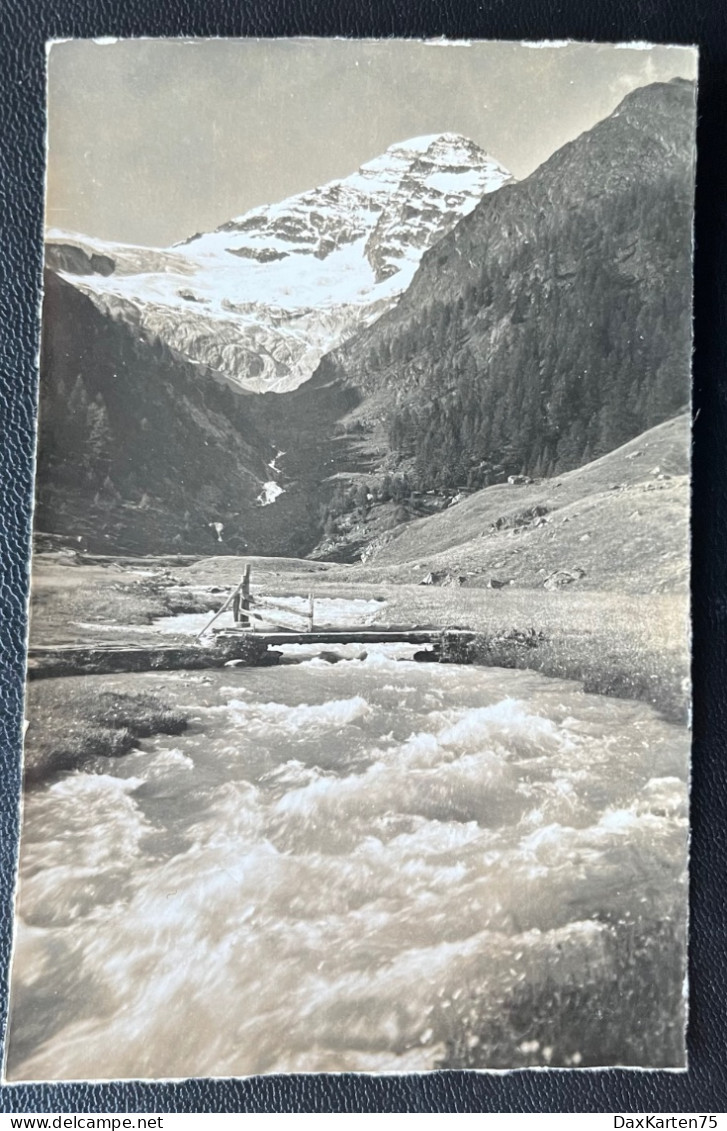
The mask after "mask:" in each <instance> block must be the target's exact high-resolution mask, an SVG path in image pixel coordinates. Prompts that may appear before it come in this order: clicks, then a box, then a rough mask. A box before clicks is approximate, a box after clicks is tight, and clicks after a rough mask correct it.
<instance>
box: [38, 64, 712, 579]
mask: <svg viewBox="0 0 727 1131" xmlns="http://www.w3.org/2000/svg"><path fill="white" fill-rule="evenodd" d="M693 118H694V87H693V84H692V83H689V82H687V81H685V80H674V81H672V82H670V83H659V84H653V85H651V86H648V87H643V88H640V89H637V90H635V91H634V92H632V93H631V94H629V95H628V96H627V97H626V98H625V99H624V100H623V102H622V103H621V104H620V105H619V106H618V107H617V109H616V110H615V111H614V113H612V114H611V116H610V117H608V118H607V119H605V120H604V121H602V122H599V123H598V124H597V125H596V126H594V127H593V128H592V129H590V130H589V131H587V132H586V133H584V134H582V135H581V136H580V137H578V138H576V139H575V140H574V141H572V142H569V143H568V144H566V145H565V146H563V147H562V148H561V149H560V150H558V151H557V152H556V153H554V154H553V156H552V157H551V158H550V159H549V160H547V161H546V162H545V163H544V164H543V165H541V166H540V167H539V168H538V169H536V170H535V172H533V173H532V174H531V175H530V176H529V177H528V178H527V179H525V180H523V181H521V182H516V181H515V180H514V179H513V178H512V177H511V176H510V174H509V173H508V172H507V171H506V170H505V169H504V168H503V166H502V165H501V164H499V162H498V161H497V160H495V159H494V158H493V157H491V156H489V155H488V154H486V153H485V152H484V151H483V150H482V149H480V148H479V147H478V146H477V145H475V144H474V142H472V141H470V140H468V139H467V138H465V137H462V136H460V135H457V134H451V133H441V134H432V135H429V136H426V137H420V138H415V139H412V140H409V141H404V142H401V143H399V144H395V145H392V146H391V147H390V148H389V149H388V150H387V151H386V152H385V153H384V154H382V155H381V156H380V157H378V158H376V159H374V160H372V161H369V162H367V163H366V164H364V165H362V166H361V168H360V169H359V170H358V171H357V172H355V173H353V174H352V175H351V176H349V177H346V178H344V179H342V180H338V181H333V182H330V183H329V184H326V185H323V186H322V187H320V188H316V189H312V190H311V191H309V192H305V193H302V194H300V195H298V196H294V197H291V198H289V199H287V200H284V201H282V202H281V203H279V204H275V205H270V206H265V207H260V208H256V209H254V210H253V211H251V212H248V213H247V214H245V215H243V216H240V217H237V218H236V219H233V220H230V221H229V222H227V223H225V224H222V225H221V226H220V227H219V228H217V229H216V230H215V231H214V232H210V233H206V234H197V235H195V236H192V237H191V238H190V239H188V240H187V241H186V242H184V243H182V244H177V245H175V246H174V247H171V248H168V249H153V248H143V247H134V246H130V245H125V244H109V243H105V242H102V241H99V240H95V239H92V238H90V237H86V236H83V237H81V236H78V235H71V234H69V233H62V232H59V231H52V232H50V233H49V236H48V240H47V248H46V290H45V308H44V320H43V348H42V371H43V372H42V401H41V418H40V443H39V469H38V515H37V522H38V527H39V529H41V530H46V531H50V532H55V533H59V534H63V535H68V534H71V533H73V534H74V535H76V536H78V537H79V538H83V539H85V542H86V544H87V545H88V547H89V548H91V549H95V550H97V551H100V550H109V551H113V552H125V553H161V552H173V551H176V552H189V553H197V552H200V551H204V550H207V551H209V549H211V544H212V541H213V540H214V541H215V542H216V543H217V544H218V549H219V551H220V552H223V553H225V552H229V553H240V552H251V553H265V554H289V555H297V556H310V555H315V556H320V557H325V558H328V559H331V558H333V559H338V560H342V561H347V560H348V561H356V560H358V559H360V558H361V557H362V556H363V557H364V558H369V559H370V558H371V555H372V554H375V553H376V552H377V547H380V546H382V545H386V544H388V542H389V541H390V540H391V538H392V537H398V533H399V531H400V530H401V529H402V527H403V525H404V524H407V523H409V522H410V521H411V520H412V519H416V518H422V517H426V516H427V515H429V514H431V513H432V512H434V511H438V510H441V509H443V508H444V507H446V506H450V505H451V504H452V502H453V500H457V501H459V500H460V499H462V498H464V496H467V495H471V494H472V493H473V492H479V491H487V490H488V489H489V488H490V487H491V486H493V485H497V484H501V483H505V482H506V481H507V479H508V477H510V476H526V477H529V478H531V479H534V480H540V479H543V480H547V479H548V478H549V477H552V476H556V475H560V474H563V473H564V472H569V471H571V470H573V469H575V468H578V467H580V466H583V465H585V464H588V463H589V462H591V461H593V460H598V459H599V458H600V457H603V456H604V455H606V454H607V453H608V452H610V451H613V450H614V449H616V448H618V447H619V446H620V445H622V444H624V443H626V442H628V441H630V440H632V439H633V438H634V437H637V436H638V435H639V434H641V433H643V432H645V431H646V430H647V429H652V428H654V427H655V426H656V425H659V424H661V423H662V422H664V421H666V420H668V419H670V418H672V417H674V416H675V415H677V414H678V413H679V412H680V411H683V410H684V407H685V405H686V403H687V401H688V374H689V359H690V341H691V334H690V293H691V226H690V217H691V194H692V185H693V147H692V144H691V131H692V128H693ZM71 440H72V442H71ZM69 451H71V452H73V454H74V458H70V457H69V454H68V453H69ZM402 545H403V543H402Z"/></svg>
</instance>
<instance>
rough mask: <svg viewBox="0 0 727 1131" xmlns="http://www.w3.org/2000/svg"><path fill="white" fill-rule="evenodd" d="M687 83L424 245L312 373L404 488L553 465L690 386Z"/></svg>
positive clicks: (657, 94) (630, 101) (639, 101)
mask: <svg viewBox="0 0 727 1131" xmlns="http://www.w3.org/2000/svg"><path fill="white" fill-rule="evenodd" d="M694 97H695V92H694V86H693V84H692V83H689V82H687V81H685V80H679V79H677V80H674V81H672V82H670V83H658V84H653V85H651V86H649V87H644V88H640V89H638V90H636V91H634V92H633V93H631V94H630V95H628V97H627V98H625V99H624V101H623V102H622V103H621V104H620V105H619V107H618V108H617V110H616V111H615V112H614V113H613V114H612V115H611V116H610V117H609V118H607V119H606V120H604V121H602V122H600V123H598V124H597V125H596V126H595V127H593V128H592V129H591V130H589V131H588V132H586V133H584V134H583V135H581V136H580V137H579V138H577V139H576V140H574V141H573V142H570V143H569V144H567V145H565V146H564V147H563V148H562V149H560V150H558V151H557V152H556V153H555V154H554V155H553V156H552V157H551V158H550V159H549V160H548V161H546V162H545V163H544V164H543V165H542V166H541V167H540V168H539V169H537V170H536V171H535V172H534V173H533V174H532V175H531V176H530V177H528V178H527V179H526V180H524V181H522V182H519V183H514V184H507V185H504V186H503V187H502V188H501V189H499V190H498V191H497V192H495V193H492V194H490V195H489V196H487V197H485V198H484V199H483V200H482V201H481V203H480V204H479V205H478V206H477V208H476V209H475V210H474V211H473V212H472V213H471V214H470V215H469V216H467V217H465V218H464V219H463V220H461V221H460V223H459V224H458V225H457V226H456V227H455V228H454V229H453V231H452V232H451V233H450V234H449V235H447V236H445V237H444V238H443V239H442V240H440V241H439V243H438V244H436V245H435V246H434V247H433V248H432V249H430V250H429V251H428V252H427V253H426V254H425V255H424V257H423V259H422V262H421V264H420V266H419V269H418V271H417V274H416V276H415V277H414V280H413V282H412V284H411V286H410V287H409V289H408V291H407V292H406V293H405V294H404V296H403V297H402V299H401V300H400V302H399V304H398V306H397V307H396V308H395V309H394V310H392V311H391V312H389V313H387V314H385V315H384V316H382V318H380V319H379V320H378V322H376V323H375V324H374V325H373V326H372V327H371V328H370V329H368V330H366V331H364V332H362V333H361V334H359V335H358V336H357V337H356V338H354V339H351V340H350V341H349V342H348V343H346V344H345V345H344V346H343V347H341V348H340V349H338V350H337V351H335V352H334V353H332V354H330V355H329V356H328V357H326V358H324V359H323V361H322V362H321V365H320V367H319V370H318V373H317V374H316V375H314V377H313V379H312V382H311V387H314V386H315V385H316V384H317V383H320V382H323V383H324V382H330V381H337V382H341V383H343V384H345V385H347V386H349V387H351V388H352V389H353V388H355V389H356V391H357V392H358V394H359V396H360V397H361V402H360V404H359V406H358V407H357V408H356V409H355V410H354V413H353V414H352V415H350V416H349V418H348V421H347V427H348V428H349V430H351V431H352V432H357V431H358V433H360V432H361V431H363V433H364V435H366V436H367V437H368V443H369V447H370V448H371V450H372V452H374V453H377V458H378V459H379V462H380V463H381V464H383V463H385V462H386V461H387V460H388V463H389V466H392V456H393V459H394V461H395V462H396V461H399V462H403V463H404V464H405V466H407V468H408V469H410V470H411V472H412V474H413V476H414V483H415V485H416V486H417V487H418V488H419V489H438V490H439V489H449V490H453V489H456V488H459V487H465V486H466V487H469V488H470V489H472V488H477V487H481V486H483V485H486V484H488V483H491V482H497V481H501V480H502V479H504V478H505V477H506V476H507V475H508V474H512V473H522V472H524V473H528V474H531V475H552V474H556V473H560V472H563V471H566V470H568V469H570V468H574V467H577V466H579V465H581V464H583V463H585V462H588V461H589V460H590V459H593V458H594V457H597V456H599V455H600V454H603V453H604V452H607V451H609V450H612V449H613V448H615V447H617V446H618V445H619V444H621V443H623V442H625V441H626V440H628V439H629V438H630V437H632V436H635V435H638V434H639V432H641V431H643V430H645V429H646V428H649V427H652V426H653V425H655V424H658V423H659V422H660V421H662V420H665V419H667V418H669V417H670V416H673V415H674V414H675V413H676V412H678V411H679V410H680V409H681V408H683V407H684V406H685V404H686V403H687V401H688V397H689V372H690V352H691V245H692V229H691V201H692V193H693V162H694V150H693V141H692V138H693V127H694Z"/></svg>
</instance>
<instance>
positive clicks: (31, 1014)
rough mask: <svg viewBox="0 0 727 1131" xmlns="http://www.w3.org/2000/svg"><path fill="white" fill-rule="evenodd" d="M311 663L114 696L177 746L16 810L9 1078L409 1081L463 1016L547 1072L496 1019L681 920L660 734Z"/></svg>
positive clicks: (633, 717) (613, 710)
mask: <svg viewBox="0 0 727 1131" xmlns="http://www.w3.org/2000/svg"><path fill="white" fill-rule="evenodd" d="M289 651H291V652H295V649H290V650H289ZM338 651H339V654H340V655H342V656H343V657H344V660H343V662H339V663H337V664H335V665H333V664H331V663H329V662H327V661H326V659H324V658H321V657H310V658H308V659H305V660H304V662H302V663H299V664H291V665H285V666H281V667H278V668H269V669H241V668H237V669H227V670H223V671H217V672H209V673H174V674H167V675H161V674H157V675H154V674H149V675H141V676H134V677H126V678H127V679H133V680H134V681H135V687H136V688H137V689H139V690H149V691H158V693H159V694H160V695H161V696H163V697H164V698H165V699H166V700H167V701H168V702H170V703H176V704H179V705H193V709H192V710H191V721H190V727H189V729H188V731H186V732H185V733H184V734H182V735H181V736H178V737H175V738H171V737H165V736H158V737H157V738H154V739H150V740H148V741H146V742H144V743H143V744H142V746H143V749H139V750H136V751H132V752H131V753H130V754H129V755H127V756H126V757H124V758H120V759H115V760H108V768H107V769H106V772H104V773H86V772H76V773H70V774H67V775H65V776H64V777H63V778H62V779H60V780H58V781H56V782H55V783H54V784H51V785H49V786H47V787H45V788H42V789H38V790H35V791H32V792H31V793H30V794H29V795H28V797H27V800H26V803H25V810H24V827H23V841H22V858H21V884H20V900H19V929H18V934H17V939H16V948H15V957H14V970H13V989H12V1021H11V1041H10V1060H9V1066H8V1075H9V1076H10V1078H11V1079H35V1080H38V1079H41V1080H48V1079H68V1078H70V1079H109V1078H112V1079H113V1078H129V1077H141V1078H159V1077H185V1076H204V1075H214V1076H226V1075H247V1074H253V1073H261V1072H287V1071H346V1070H352V1071H373V1072H407V1071H421V1070H426V1069H430V1068H435V1067H437V1066H439V1065H442V1064H445V1065H446V1064H447V1063H448V1061H447V1056H448V1053H449V1054H451V1050H452V1048H453V1047H455V1046H456V1047H467V1048H474V1047H476V1046H477V1044H478V1042H479V1041H480V1040H481V1039H484V1038H483V1035H482V1033H483V1031H484V1030H486V1027H487V1024H488V1020H487V1019H488V1017H490V1019H491V1022H492V1024H493V1025H495V1026H496V1027H497V1026H499V1030H498V1031H500V1030H501V1031H502V1034H503V1035H502V1037H501V1040H502V1041H503V1042H504V1045H503V1047H502V1049H501V1052H500V1060H501V1061H502V1063H503V1065H507V1064H511V1065H515V1064H520V1063H533V1064H547V1063H550V1062H551V1058H552V1057H553V1055H554V1054H553V1049H552V1048H549V1047H547V1046H546V1044H545V1043H544V1041H543V1039H542V1034H541V1033H540V1032H539V1031H538V1030H537V1027H535V1028H534V1027H533V1025H534V1022H533V1024H529V1022H528V1017H527V1016H525V1018H524V1019H523V1018H522V1017H520V1018H519V1019H518V1020H516V1021H515V1020H513V1021H511V1022H510V1021H507V1018H503V1016H501V1014H502V1012H503V1010H506V1009H507V1003H508V1002H512V1001H514V1000H516V999H517V1000H519V1001H520V1002H521V1003H522V1001H523V1000H525V1001H527V1000H529V999H528V998H527V995H525V997H524V998H523V995H522V993H520V991H521V990H522V988H523V987H528V986H531V987H532V986H535V987H537V986H538V985H543V984H545V982H547V984H548V986H549V987H550V990H549V992H556V991H557V992H558V993H559V992H561V990H562V991H563V992H564V993H566V994H567V992H568V991H569V989H570V990H572V988H573V987H574V986H575V987H579V986H583V985H592V984H596V985H597V984H599V979H601V980H604V981H605V983H608V980H609V978H610V977H611V976H612V973H613V971H611V969H610V967H609V963H610V962H611V958H610V957H609V955H610V954H611V953H612V952H611V950H609V932H610V933H611V935H613V932H614V931H615V932H618V930H619V929H620V928H621V927H624V925H626V924H628V923H629V922H631V923H633V922H635V921H637V920H638V919H639V916H641V917H642V918H643V919H644V921H645V922H646V921H648V922H652V921H653V922H657V921H663V920H664V919H665V918H668V916H669V915H670V914H672V911H673V908H674V906H676V907H677V909H678V910H679V909H681V908H682V906H683V904H682V903H681V902H680V900H682V899H683V898H684V897H683V894H682V895H680V890H681V889H680V886H679V885H680V884H681V883H682V881H683V877H684V868H685V854H686V835H687V819H686V774H687V751H688V743H687V738H686V732H685V731H683V730H682V729H680V728H678V727H675V726H672V725H670V724H669V723H666V722H664V721H662V720H661V719H660V718H659V717H658V716H657V715H656V714H655V713H654V712H653V711H652V710H651V709H650V708H648V707H646V706H644V705H641V704H637V703H632V702H626V701H619V700H615V699H607V698H605V697H600V696H593V695H586V694H584V693H583V692H582V691H580V690H579V689H578V688H577V687H576V685H575V684H572V683H568V682H563V681H557V680H552V679H545V678H543V677H541V676H538V675H535V674H532V673H530V672H515V671H504V670H500V669H488V670H485V669H478V668H463V667H456V666H452V667H448V666H444V665H441V666H440V665H436V664H428V665H422V664H417V663H414V662H411V661H410V660H402V659H401V657H402V656H407V655H411V651H410V650H409V651H407V649H406V648H395V647H393V646H385V647H381V648H378V649H376V650H369V653H368V655H367V656H365V658H363V659H362V658H360V655H361V649H360V648H357V647H352V646H348V647H347V648H343V649H339V650H338ZM103 678H108V679H109V680H113V679H114V677H103ZM127 686H129V685H128V684H127ZM553 987H555V989H553ZM624 993H625V990H624ZM518 994H520V996H519V997H518ZM664 1008H665V1009H673V1008H674V1003H666V1004H665V1005H664ZM488 1009H489V1011H490V1012H489V1013H488ZM498 1010H499V1014H498V1012H497V1011H498ZM493 1011H494V1012H493ZM634 1020H635V1023H636V1022H638V1020H639V1019H634ZM673 1020H675V1021H676V1022H679V1018H678V1017H677V1018H675V1019H673ZM508 1025H510V1028H508ZM508 1041H510V1042H511V1047H510V1048H508V1047H507V1043H508ZM462 1042H464V1045H463V1044H462ZM566 1051H567V1055H562V1054H556V1055H560V1062H561V1063H568V1064H573V1065H577V1064H578V1063H580V1062H581V1060H582V1055H583V1053H582V1050H581V1049H579V1048H578V1045H577V1026H576V1029H574V1032H573V1047H572V1048H570V1049H568V1050H566ZM605 1055H606V1056H609V1055H618V1053H615V1054H609V1053H606V1054H605ZM591 1059H592V1058H591Z"/></svg>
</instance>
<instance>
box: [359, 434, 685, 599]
mask: <svg viewBox="0 0 727 1131" xmlns="http://www.w3.org/2000/svg"><path fill="white" fill-rule="evenodd" d="M688 430H689V418H688V416H687V415H686V414H683V415H681V416H678V417H676V418H675V419H673V420H669V421H666V422H665V423H664V424H660V425H658V426H657V427H656V428H652V429H650V430H649V431H648V432H646V433H644V434H642V435H641V436H638V437H637V438H636V439H635V440H631V441H629V443H627V444H624V445H623V446H622V447H620V448H618V449H616V451H614V452H610V453H609V454H608V455H605V456H602V457H601V458H600V459H597V460H594V461H593V462H592V463H589V464H586V465H585V466H584V467H580V468H577V469H576V470H575V471H570V472H566V473H565V474H563V475H561V476H558V477H556V478H555V479H548V480H541V481H539V482H534V483H532V484H527V485H524V486H511V485H508V484H496V485H494V486H492V487H486V488H484V489H483V490H481V491H478V492H476V493H475V494H474V495H471V496H470V497H469V498H467V499H464V500H463V501H462V502H460V503H457V504H455V505H454V506H452V507H450V508H448V509H447V510H445V511H442V512H441V513H440V514H436V515H432V516H431V517H428V518H423V519H418V520H416V521H414V522H411V523H408V524H405V525H402V526H400V527H399V528H397V529H395V530H393V531H391V532H390V533H389V534H387V535H385V536H384V538H383V539H381V540H380V543H379V545H378V546H373V547H372V549H371V553H370V555H369V556H368V558H367V561H366V564H365V565H364V566H363V570H362V573H361V579H362V580H363V577H364V576H368V577H370V578H371V579H372V580H373V579H374V578H378V579H381V580H384V579H385V578H388V579H390V580H392V581H414V580H417V574H423V573H424V571H430V570H431V571H446V572H449V573H453V574H458V575H463V576H465V577H466V578H467V584H468V585H475V586H477V585H486V584H487V583H488V581H489V580H490V579H492V578H494V579H495V580H496V581H502V582H505V583H508V582H512V584H513V585H515V586H517V587H526V588H541V587H542V586H543V583H544V582H545V580H546V579H547V578H548V577H549V576H550V575H551V574H553V573H554V572H555V571H557V570H564V571H576V570H578V571H580V570H582V571H583V575H582V576H581V577H579V579H578V580H577V581H576V582H573V584H574V585H576V586H577V588H578V589H579V590H584V589H586V590H593V589H598V590H601V589H607V590H611V589H613V590H615V591H617V592H621V593H658V592H671V591H674V590H678V589H683V588H684V587H685V586H686V581H687V568H688V567H687V561H688V557H687V550H688V502H689V496H688V491H689V487H688V450H689V448H688ZM542 511H545V513H538V512H542Z"/></svg>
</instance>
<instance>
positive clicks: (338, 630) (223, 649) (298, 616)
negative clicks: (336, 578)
mask: <svg viewBox="0 0 727 1131" xmlns="http://www.w3.org/2000/svg"><path fill="white" fill-rule="evenodd" d="M304 600H305V599H304ZM230 608H231V609H232V618H233V623H232V625H231V626H226V627H224V628H214V625H215V623H216V621H217V620H218V619H219V618H220V617H221V616H222V614H223V613H225V612H227V611H228V609H230ZM319 608H320V606H319ZM291 621H292V622H293V623H292V625H291ZM286 622H287V623H286ZM473 636H474V633H473V632H471V631H469V630H467V629H446V630H443V629H441V628H432V627H406V626H403V627H402V626H400V625H378V624H377V625H358V626H352V627H338V626H335V625H332V626H328V625H318V624H316V604H315V599H314V596H313V594H309V595H308V597H307V601H306V602H305V611H301V610H300V609H296V608H294V607H292V606H290V605H286V604H284V603H283V602H282V601H280V600H276V599H274V598H272V597H264V596H260V595H253V594H252V593H251V591H250V567H249V566H247V567H246V569H245V572H244V574H243V576H242V579H241V581H240V583H239V585H237V587H236V588H235V589H234V590H233V592H232V593H231V594H230V595H229V597H228V598H227V600H226V601H225V603H224V604H223V605H222V607H221V608H220V609H218V611H217V612H216V613H215V615H214V616H213V617H212V618H211V620H209V621H208V622H207V624H206V625H205V626H204V628H203V629H202V631H201V632H200V633H199V634H198V635H197V637H196V638H195V640H194V642H193V643H181V644H180V643H171V644H160V643H158V641H154V642H153V643H151V644H150V643H147V642H145V641H139V642H136V641H134V642H128V641H127V642H124V643H122V642H118V643H108V644H107V643H93V644H91V643H89V644H59V645H46V646H38V645H31V647H30V648H29V649H28V678H29V679H42V678H44V677H50V676H62V675H92V674H107V673H108V674H110V673H116V672H140V671H174V670H184V669H190V670H191V669H199V668H215V667H222V666H223V665H224V664H226V663H230V662H231V661H235V662H236V663H237V664H240V665H242V666H249V667H258V666H264V665H268V664H272V663H277V662H278V661H279V659H280V653H279V652H275V648H276V647H279V646H280V645H285V644H313V645H317V644H361V645H366V644H415V645H418V646H419V647H420V648H425V647H426V646H429V647H430V649H431V652H432V659H436V660H443V661H445V662H446V660H447V659H448V658H449V657H450V655H452V654H453V652H457V655H459V654H460V653H461V650H462V649H461V646H462V645H463V644H466V643H467V642H468V641H469V640H471V639H472V637H473Z"/></svg>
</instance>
